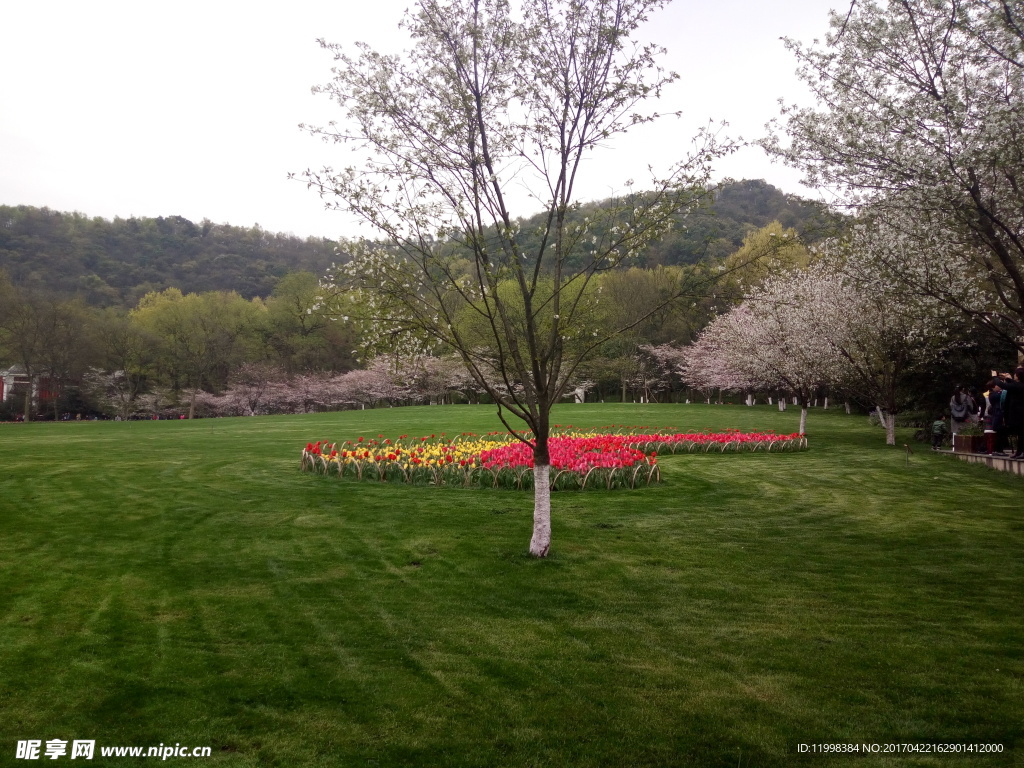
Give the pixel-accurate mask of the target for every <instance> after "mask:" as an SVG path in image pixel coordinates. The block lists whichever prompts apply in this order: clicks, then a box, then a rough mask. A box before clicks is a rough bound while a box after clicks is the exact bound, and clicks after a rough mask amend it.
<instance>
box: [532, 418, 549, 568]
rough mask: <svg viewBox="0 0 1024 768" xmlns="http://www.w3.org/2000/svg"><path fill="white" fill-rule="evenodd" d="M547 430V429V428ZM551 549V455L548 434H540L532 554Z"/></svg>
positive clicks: (535, 459)
mask: <svg viewBox="0 0 1024 768" xmlns="http://www.w3.org/2000/svg"><path fill="white" fill-rule="evenodd" d="M545 431H546V430H545ZM549 549H551V456H550V454H549V453H548V438H547V435H546V434H545V435H538V436H537V438H536V444H535V445H534V448H533V538H532V539H530V554H531V555H533V556H534V557H547V556H548V550H549Z"/></svg>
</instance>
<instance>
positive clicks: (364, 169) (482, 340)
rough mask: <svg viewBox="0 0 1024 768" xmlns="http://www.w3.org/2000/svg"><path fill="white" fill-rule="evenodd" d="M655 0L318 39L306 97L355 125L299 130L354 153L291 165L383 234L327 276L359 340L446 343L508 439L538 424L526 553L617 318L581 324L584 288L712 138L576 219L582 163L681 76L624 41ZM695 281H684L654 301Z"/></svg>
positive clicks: (703, 180) (712, 149)
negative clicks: (319, 49) (358, 302)
mask: <svg viewBox="0 0 1024 768" xmlns="http://www.w3.org/2000/svg"><path fill="white" fill-rule="evenodd" d="M665 2H666V0H591V1H589V2H583V0H524V2H522V3H520V4H518V5H517V9H518V12H519V14H520V16H521V18H516V17H515V16H514V15H513V12H512V9H511V8H510V5H509V3H507V2H505V1H504V0H452V1H451V2H440V1H438V0H421V2H420V3H418V7H417V8H416V9H415V10H414V11H413V12H411V13H409V14H407V16H406V18H405V20H404V22H403V25H402V26H403V28H404V29H405V30H406V32H407V33H408V34H409V36H410V37H411V38H412V40H413V48H412V50H410V51H407V52H405V53H404V54H402V55H399V56H387V55H383V54H380V53H377V52H375V51H373V50H371V49H370V48H368V47H367V46H365V45H364V46H361V49H360V53H359V54H358V55H356V56H349V55H347V54H345V53H344V52H343V51H341V50H340V49H339V48H338V47H336V46H334V45H329V44H327V43H322V45H324V47H325V48H327V49H328V50H330V51H332V52H333V53H334V56H335V60H336V61H337V66H336V67H335V69H334V79H333V80H332V81H331V82H330V83H328V84H327V85H325V86H323V87H321V88H319V89H318V90H319V91H320V92H322V93H325V94H327V95H329V96H331V97H332V98H334V99H336V100H337V101H338V103H339V104H340V105H341V106H342V107H344V108H345V111H346V114H347V118H348V120H347V122H346V123H344V126H345V127H344V128H343V127H341V126H334V125H332V126H330V127H327V128H314V129H312V130H313V132H314V133H316V134H319V135H321V136H323V137H324V139H325V140H328V141H337V142H341V143H344V142H352V144H353V148H354V149H355V150H356V151H358V152H359V153H360V158H361V159H360V164H361V165H360V167H358V168H355V167H352V168H347V169H345V170H338V171H336V170H334V169H332V168H329V167H328V168H324V169H323V170H321V171H318V172H315V171H307V172H306V173H305V174H303V177H304V178H305V179H306V180H307V182H308V183H309V184H310V185H311V186H312V187H314V188H316V189H317V190H318V191H319V192H320V193H321V195H322V196H324V197H325V198H327V199H328V200H330V201H333V204H334V205H336V206H337V207H339V208H341V209H344V210H347V211H350V212H352V213H354V214H356V215H357V216H359V217H361V218H362V219H363V220H365V221H367V222H369V223H370V224H371V225H373V226H374V227H375V229H376V230H377V232H378V233H379V234H380V235H382V236H383V239H384V242H386V243H387V245H386V246H384V247H380V246H375V245H373V244H371V243H363V244H361V245H360V244H352V247H351V249H350V253H351V255H352V262H351V263H350V264H349V265H346V266H345V267H344V268H341V269H338V270H336V271H335V272H334V274H333V275H332V276H331V280H332V281H333V283H334V285H335V286H337V287H338V289H339V290H340V289H353V290H358V291H360V292H361V294H360V295H361V298H362V300H363V301H364V302H365V303H366V305H367V307H368V308H369V310H370V311H368V312H367V313H366V315H367V316H371V317H372V319H373V326H372V328H370V329H367V332H368V333H370V335H371V337H372V338H385V337H391V336H392V335H402V334H406V335H407V337H408V338H411V339H413V340H414V341H415V342H416V343H417V344H420V345H422V344H423V343H424V342H425V343H427V344H434V345H437V346H438V347H440V348H445V347H447V348H450V349H453V350H455V351H456V352H457V353H458V354H459V356H460V357H461V358H462V360H463V363H464V364H465V365H466V367H467V369H468V370H469V371H470V372H471V374H472V375H473V377H474V378H475V379H476V381H477V383H478V384H479V386H480V387H481V388H482V389H484V390H485V391H486V392H488V393H489V394H490V396H491V397H492V398H493V399H494V400H495V402H496V403H498V414H499V417H500V418H501V419H502V422H503V423H504V424H505V425H506V427H507V428H508V429H509V430H510V431H512V432H513V433H515V430H514V428H513V426H512V424H510V423H509V421H508V420H507V418H506V417H507V415H508V414H512V415H513V416H514V417H518V418H519V419H521V420H522V421H523V422H525V424H526V425H527V426H528V427H529V428H530V430H532V432H533V436H532V438H530V439H529V442H530V444H531V445H532V448H533V461H534V493H535V496H534V500H535V505H534V526H533V538H532V541H531V543H530V552H531V553H532V554H533V555H535V556H538V557H543V556H545V555H547V553H548V551H549V548H550V542H551V514H550V491H549V470H550V458H549V452H548V436H549V432H550V424H549V422H550V419H549V414H550V411H551V407H552V406H553V405H554V404H555V403H557V402H558V401H559V399H560V398H561V396H562V395H563V393H564V391H565V390H566V388H567V386H568V384H569V382H570V380H571V379H572V376H573V374H574V372H575V370H576V368H577V366H578V365H579V363H580V362H581V361H582V360H583V359H584V358H585V357H586V356H587V355H588V354H589V353H590V352H591V351H592V350H593V349H595V348H596V347H597V346H598V345H599V344H600V343H602V342H603V341H604V340H605V339H607V338H609V337H610V336H611V335H613V334H614V333H616V332H619V331H621V330H622V329H618V328H616V329H602V330H597V329H595V328H593V327H592V326H591V324H590V322H589V319H588V313H589V312H592V311H593V307H594V304H595V303H596V302H597V301H599V297H598V296H597V291H596V290H591V285H592V283H593V282H594V279H595V277H596V276H598V275H600V274H601V273H603V272H605V271H607V270H610V269H612V268H614V267H616V266H619V265H621V264H623V263H627V262H628V261H629V260H630V259H631V258H632V257H633V256H634V255H635V254H637V253H638V252H640V251H642V250H643V249H644V247H645V246H646V245H647V244H648V243H650V242H651V241H652V240H655V239H657V238H658V237H659V236H661V235H662V234H663V233H664V232H665V231H667V229H668V228H669V227H670V226H671V223H672V220H673V218H674V217H676V216H677V214H679V213H680V212H681V211H685V210H687V209H689V208H691V207H694V206H696V205H698V204H699V203H700V202H701V201H702V199H703V197H704V196H705V194H706V186H707V179H708V174H709V170H710V164H711V162H712V161H713V160H714V159H715V158H716V157H717V156H718V155H719V154H721V152H722V151H723V149H722V148H721V146H719V143H718V141H717V140H716V137H715V135H714V134H713V133H711V132H705V133H702V134H701V135H699V136H698V137H697V139H696V140H695V142H694V150H693V153H692V155H691V156H690V157H689V158H688V159H686V160H683V161H682V162H680V163H678V164H677V165H675V166H673V167H672V168H671V169H670V170H669V171H667V172H666V174H665V175H664V176H662V177H661V178H653V179H651V181H650V182H649V184H647V185H646V186H647V187H648V189H647V191H645V192H644V193H642V194H641V193H633V192H629V193H627V194H624V195H622V196H621V197H617V198H612V199H609V200H607V201H605V202H604V203H602V204H601V205H600V206H595V207H593V208H591V207H588V209H587V211H586V212H585V215H580V216H576V215H575V214H576V213H577V212H578V209H579V205H578V199H577V197H578V187H579V183H580V177H581V175H582V174H583V172H584V171H585V170H587V168H588V167H592V166H587V164H586V162H585V160H586V158H588V157H589V156H590V155H591V154H592V153H593V151H594V150H596V149H598V148H599V147H600V146H601V145H606V144H609V143H610V142H612V141H614V140H615V139H617V138H619V137H621V136H622V134H624V133H626V132H627V131H628V130H629V129H631V128H634V127H637V126H639V125H641V124H643V123H647V122H649V121H651V120H654V119H656V118H657V117H658V115H657V114H656V113H647V112H645V111H644V108H643V104H644V102H645V101H647V100H650V99H656V98H658V97H659V96H660V94H661V90H662V88H663V86H664V85H666V84H667V83H669V82H670V81H672V80H673V79H675V75H673V74H669V73H665V72H663V71H662V70H661V69H660V68H659V67H658V66H657V61H656V59H657V57H658V55H659V54H660V53H661V51H660V49H658V48H656V47H654V46H644V45H636V44H634V43H633V42H632V41H631V40H630V36H631V35H632V34H633V33H634V32H635V31H636V29H637V28H638V27H639V26H640V25H641V24H642V23H643V22H644V21H645V20H646V19H647V16H648V14H649V13H650V12H651V11H653V10H656V9H658V8H660V7H661V6H663V5H664V4H665ZM629 183H630V182H626V184H627V189H628V184H629ZM538 209H541V210H542V211H543V216H542V218H541V220H540V224H539V225H538V226H537V229H536V231H535V232H532V233H530V234H531V237H530V238H525V237H522V236H521V235H520V226H521V225H520V222H521V221H522V219H523V217H525V216H527V215H531V214H534V213H536V211H537V210H538ZM581 214H582V212H581ZM523 234H524V235H525V234H526V233H523ZM527 239H528V240H529V242H531V243H535V245H534V246H533V247H530V248H529V249H527V248H526V247H525V246H524V243H525V242H526V241H527ZM687 274H691V275H692V274H693V273H687ZM701 288H702V286H701V285H699V284H697V282H696V279H689V280H688V279H685V278H683V279H681V280H680V282H679V283H678V284H677V285H676V286H675V287H674V289H673V291H672V292H671V295H670V296H669V297H666V301H670V300H672V299H673V298H675V297H678V296H680V295H684V294H688V293H693V292H696V291H699V290H701ZM470 316H475V317H476V318H477V321H476V322H467V318H469V317H470ZM467 327H468V328H469V329H470V330H469V331H467V332H464V331H463V329H464V328H467ZM481 328H483V329H484V333H481V332H479V329H481ZM495 372H496V373H497V374H498V375H497V376H495V375H493V374H494V373H495Z"/></svg>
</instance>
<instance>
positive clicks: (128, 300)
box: [0, 206, 337, 306]
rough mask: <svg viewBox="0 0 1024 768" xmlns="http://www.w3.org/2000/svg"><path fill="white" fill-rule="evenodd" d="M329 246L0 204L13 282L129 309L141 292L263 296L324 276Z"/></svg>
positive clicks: (4, 253) (3, 252)
mask: <svg viewBox="0 0 1024 768" xmlns="http://www.w3.org/2000/svg"><path fill="white" fill-rule="evenodd" d="M335 245H336V243H335V242H334V241H332V240H327V239H325V238H307V239H301V238H298V237H295V236H294V235H282V234H274V233H272V232H267V231H265V230H264V229H262V228H261V227H260V226H259V225H256V226H253V227H236V226H231V225H228V224H214V223H212V222H210V221H205V220H204V221H202V222H201V223H199V224H194V223H193V222H191V221H189V220H188V219H185V218H183V217H181V216H168V217H166V218H165V217H159V218H155V219H152V218H130V219H121V218H117V219H114V220H113V221H108V220H106V219H101V218H89V217H88V216H84V215H82V214H81V213H60V212H58V211H51V210H49V209H48V208H31V207H28V206H17V207H12V206H0V269H2V270H5V271H6V272H7V274H8V276H9V277H10V278H11V279H12V280H13V281H14V282H15V283H16V284H19V285H23V286H26V287H34V288H42V289H46V290H48V291H53V292H56V293H61V294H76V295H80V296H82V297H83V298H84V299H85V300H86V301H87V302H89V303H90V304H94V305H124V306H132V305H134V304H135V303H136V302H137V301H138V300H139V298H141V297H142V296H143V295H144V294H146V293H147V292H148V291H153V290H162V289H164V288H167V287H170V286H174V287H177V288H180V289H181V290H182V291H183V292H185V293H189V292H197V293H198V292H203V291H215V290H234V291H237V292H238V293H240V294H241V295H242V296H244V297H246V298H252V297H254V296H267V295H269V294H270V292H271V291H272V290H273V289H274V286H275V285H276V284H277V282H278V280H280V279H281V277H283V276H284V275H286V274H288V273H289V272H295V271H299V270H308V271H310V272H314V273H316V274H322V273H323V272H324V271H325V270H326V269H327V267H329V266H330V264H331V263H332V262H333V261H335V260H336V258H337V256H336V255H335V250H334V249H335Z"/></svg>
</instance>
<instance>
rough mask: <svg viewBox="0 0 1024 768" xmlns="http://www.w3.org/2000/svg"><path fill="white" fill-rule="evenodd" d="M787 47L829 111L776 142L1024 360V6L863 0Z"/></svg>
mask: <svg viewBox="0 0 1024 768" xmlns="http://www.w3.org/2000/svg"><path fill="white" fill-rule="evenodd" d="M787 45H788V47H789V48H790V49H791V50H792V51H793V52H794V53H795V54H796V56H797V58H798V60H799V62H800V69H799V70H798V73H799V74H800V76H801V77H802V79H803V80H804V81H805V82H806V83H807V84H808V85H809V86H810V88H811V89H812V90H813V92H814V93H815V95H816V96H817V99H818V106H817V107H814V108H797V107H786V108H785V109H784V111H783V116H784V128H785V133H786V134H787V135H788V138H789V143H788V144H786V143H784V141H783V139H782V138H780V136H779V135H778V133H777V134H776V135H775V136H773V137H772V138H770V139H768V140H766V141H765V142H764V146H765V147H766V148H767V149H768V150H769V151H770V152H773V153H775V154H776V155H778V156H780V157H782V158H783V159H785V160H786V161H787V162H789V163H790V164H792V165H794V166H797V167H799V168H802V169H803V170H804V171H805V172H806V180H807V181H808V182H809V183H810V184H812V185H815V186H820V187H825V188H832V189H834V190H836V191H838V193H839V194H840V196H841V197H842V198H843V199H845V201H846V202H847V203H850V204H851V205H854V206H859V207H861V210H862V212H863V210H864V206H866V205H870V206H871V208H872V210H873V215H874V216H875V217H876V218H879V219H881V220H883V221H886V222H888V223H887V225H886V226H885V229H887V232H886V233H885V235H884V236H886V237H890V238H893V239H894V241H895V240H898V241H899V242H900V248H899V250H898V253H899V259H900V260H901V264H900V265H894V269H893V270H892V272H891V275H892V276H893V277H894V278H895V279H897V280H900V281H901V282H905V283H906V284H908V285H909V286H912V287H913V288H914V289H915V290H919V291H924V292H925V293H927V294H928V295H931V296H932V297H934V298H937V299H939V300H941V301H943V302H945V303H947V304H948V305H950V306H952V307H955V308H957V309H958V310H959V311H961V312H963V313H965V314H966V315H967V316H969V317H970V318H972V319H973V320H974V321H976V322H977V323H979V324H980V325H982V326H983V327H985V328H987V329H989V330H990V331H994V332H995V333H997V334H998V335H999V336H1001V337H1002V338H1004V339H1006V340H1009V341H1011V342H1013V343H1015V344H1016V345H1017V347H1018V349H1020V350H1021V351H1022V353H1024V6H1022V5H1021V3H1020V2H1006V1H1005V0H887V1H883V2H877V1H873V0H858V2H856V3H853V4H851V6H850V9H849V13H848V14H837V13H832V14H831V31H830V32H829V34H828V36H827V38H826V40H825V44H824V45H823V46H822V45H817V44H815V45H812V46H802V45H800V44H799V43H797V42H793V41H787ZM878 231H881V230H878ZM896 252H897V251H895V250H894V255H895V253H896ZM964 287H970V288H971V289H972V291H973V293H972V294H971V295H970V296H968V297H966V299H967V300H965V296H964V294H963V288H964Z"/></svg>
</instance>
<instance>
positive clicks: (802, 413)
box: [800, 405, 807, 435]
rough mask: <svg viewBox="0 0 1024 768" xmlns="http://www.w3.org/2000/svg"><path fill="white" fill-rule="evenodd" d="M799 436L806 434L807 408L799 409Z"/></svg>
mask: <svg viewBox="0 0 1024 768" xmlns="http://www.w3.org/2000/svg"><path fill="white" fill-rule="evenodd" d="M800 434H801V435H806V434H807V406H806V405H805V406H804V407H803V408H801V409H800Z"/></svg>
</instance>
